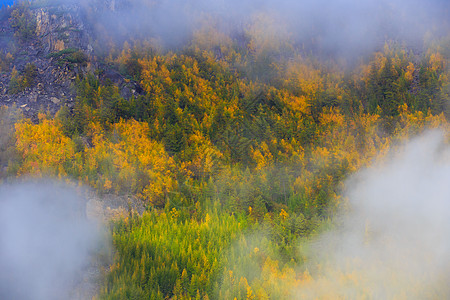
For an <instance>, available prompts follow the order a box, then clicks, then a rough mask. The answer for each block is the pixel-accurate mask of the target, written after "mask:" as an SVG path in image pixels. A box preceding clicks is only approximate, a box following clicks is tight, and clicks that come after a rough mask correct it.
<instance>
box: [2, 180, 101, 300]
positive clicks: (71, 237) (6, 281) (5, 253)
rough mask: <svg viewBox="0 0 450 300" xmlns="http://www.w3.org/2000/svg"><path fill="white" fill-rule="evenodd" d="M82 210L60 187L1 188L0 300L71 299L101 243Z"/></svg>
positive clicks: (77, 197) (82, 203)
mask: <svg viewBox="0 0 450 300" xmlns="http://www.w3.org/2000/svg"><path fill="white" fill-rule="evenodd" d="M85 210H86V206H85V200H84V199H83V197H82V196H80V194H79V193H78V191H77V190H75V189H74V188H71V187H68V186H65V185H63V184H60V183H51V182H42V181H41V182H27V183H14V184H4V185H2V186H0V299H33V300H41V299H42V300H44V299H55V300H56V299H69V294H70V290H71V289H72V288H73V287H74V286H76V285H78V284H79V283H78V282H77V280H79V278H81V276H80V274H81V273H80V272H81V271H82V268H83V267H84V266H85V265H86V263H87V258H88V255H89V254H90V252H91V251H94V250H95V248H96V246H97V243H98V239H99V236H98V228H97V225H96V224H93V223H91V222H89V221H88V220H87V219H86V211H85Z"/></svg>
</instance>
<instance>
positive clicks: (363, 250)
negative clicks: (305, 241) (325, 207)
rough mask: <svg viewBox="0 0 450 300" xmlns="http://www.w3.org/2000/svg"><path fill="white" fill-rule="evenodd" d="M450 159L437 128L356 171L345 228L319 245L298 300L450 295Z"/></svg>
mask: <svg viewBox="0 0 450 300" xmlns="http://www.w3.org/2000/svg"><path fill="white" fill-rule="evenodd" d="M449 158H450V151H449V147H448V145H447V144H445V142H444V135H443V133H442V132H440V131H433V132H429V133H427V134H426V135H423V136H421V137H418V138H416V139H414V140H412V141H411V142H409V143H408V144H405V145H403V146H402V147H400V150H399V151H398V152H396V153H393V154H392V156H391V157H390V158H389V159H387V160H386V161H384V162H382V163H381V164H378V165H375V166H374V167H372V168H369V169H366V170H364V171H361V172H359V173H358V174H356V175H355V176H353V177H352V179H351V180H350V181H349V182H348V183H347V185H348V186H349V192H348V193H347V196H348V199H349V206H350V209H349V212H348V213H347V214H346V216H345V219H344V220H343V226H341V227H339V229H337V230H334V231H332V232H330V233H327V234H326V235H325V236H322V237H321V238H320V239H319V240H318V241H316V242H315V243H314V244H313V246H312V252H311V260H312V261H315V262H317V261H318V262H319V263H311V265H310V270H309V271H310V273H311V275H312V280H310V281H307V282H306V283H305V284H304V285H303V286H302V287H301V288H300V289H299V290H298V291H297V293H296V294H297V295H298V297H299V299H303V298H316V297H325V298H326V297H331V298H334V297H337V298H339V297H341V298H343V299H363V298H369V299H430V298H433V299H434V298H435V299H446V298H448V296H449V295H450V290H449V288H448V285H447V281H448V278H449V276H450V271H449V268H448V267H449V263H450V260H449V256H448V254H449V253H450V240H449V238H448V237H449V236H450V185H449V182H450V159H449Z"/></svg>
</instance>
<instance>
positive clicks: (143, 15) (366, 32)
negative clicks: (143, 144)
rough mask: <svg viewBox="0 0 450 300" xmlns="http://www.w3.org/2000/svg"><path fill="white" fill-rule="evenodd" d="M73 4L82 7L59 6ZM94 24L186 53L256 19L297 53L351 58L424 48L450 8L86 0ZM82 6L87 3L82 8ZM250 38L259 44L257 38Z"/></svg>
mask: <svg viewBox="0 0 450 300" xmlns="http://www.w3.org/2000/svg"><path fill="white" fill-rule="evenodd" d="M59 1H60V2H65V3H74V1H75V0H59ZM81 2H82V3H83V4H84V5H85V6H89V5H91V7H93V8H91V12H94V15H93V18H92V21H94V22H95V26H96V27H97V29H98V28H100V27H101V28H102V29H101V30H100V34H101V33H102V32H105V31H107V32H108V34H110V35H112V36H115V37H116V38H118V39H119V40H120V39H127V38H130V37H133V36H134V37H138V38H142V37H143V36H147V37H148V36H151V37H156V38H158V39H160V40H161V42H162V43H163V44H164V45H166V46H179V45H180V44H183V43H185V42H187V41H189V39H190V38H191V35H192V33H193V32H194V31H195V30H197V29H199V28H200V27H201V26H203V25H204V24H205V20H206V23H208V24H209V25H212V26H216V27H217V28H218V29H219V30H224V31H228V32H229V33H231V34H233V33H237V34H240V33H242V32H244V33H247V34H250V35H251V31H252V30H250V29H249V28H250V27H252V26H253V27H254V25H255V24H252V23H254V22H253V20H254V19H255V16H261V15H264V16H265V18H266V19H267V20H269V21H268V22H267V23H266V24H264V23H262V24H259V26H261V27H262V28H260V31H261V32H264V31H265V30H267V27H266V26H270V24H277V26H279V27H280V28H283V30H286V32H287V33H283V34H284V35H285V36H288V37H289V39H290V40H291V41H293V42H294V43H295V44H296V45H297V46H299V47H303V48H306V50H307V51H312V53H314V54H315V55H319V54H321V55H327V56H329V55H331V56H343V57H347V58H351V57H352V56H353V55H362V54H366V53H370V52H371V51H374V50H377V49H379V48H381V47H382V46H383V44H384V41H385V40H396V41H401V42H406V43H408V44H409V45H410V46H412V47H421V46H422V45H423V43H424V40H426V35H427V34H428V35H433V36H439V35H442V34H446V33H447V29H448V27H449V26H448V25H449V22H448V14H449V6H450V5H449V3H448V1H443V0H430V1H426V0H411V1H406V0H390V1H387V0H381V1H378V0H363V1H355V0H334V1H324V0H319V1H317V0H302V1H294V0H277V1H275V0H258V1H253V0H229V1H223V0H196V1H182V0H169V1H158V0H157V1H154V0H82V1H81ZM75 3H80V1H78V0H77V1H75ZM250 38H252V37H251V36H250Z"/></svg>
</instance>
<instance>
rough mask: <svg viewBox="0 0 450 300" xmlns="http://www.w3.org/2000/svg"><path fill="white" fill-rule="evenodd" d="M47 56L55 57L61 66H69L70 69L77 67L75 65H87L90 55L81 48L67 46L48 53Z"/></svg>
mask: <svg viewBox="0 0 450 300" xmlns="http://www.w3.org/2000/svg"><path fill="white" fill-rule="evenodd" d="M47 58H55V59H56V60H57V64H58V65H60V66H68V67H69V69H70V70H73V69H74V68H75V65H79V66H84V67H85V66H86V65H87V62H88V61H89V57H88V56H87V55H86V54H85V53H84V52H83V51H81V50H79V49H76V48H66V49H63V50H61V51H58V52H53V53H50V54H48V55H47Z"/></svg>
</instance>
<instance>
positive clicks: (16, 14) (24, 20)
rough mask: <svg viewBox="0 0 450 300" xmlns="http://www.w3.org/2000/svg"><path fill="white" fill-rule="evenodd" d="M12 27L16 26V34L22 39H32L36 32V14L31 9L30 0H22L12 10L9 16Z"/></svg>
mask: <svg viewBox="0 0 450 300" xmlns="http://www.w3.org/2000/svg"><path fill="white" fill-rule="evenodd" d="M9 23H10V24H11V27H12V28H14V31H15V33H14V36H15V37H17V38H18V39H19V40H20V41H22V42H23V41H26V40H29V39H31V38H32V37H34V36H35V34H36V16H35V15H34V14H33V13H32V11H31V10H30V2H29V1H21V2H20V4H18V5H17V7H16V8H15V9H14V10H13V11H12V12H11V17H10V18H9Z"/></svg>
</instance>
